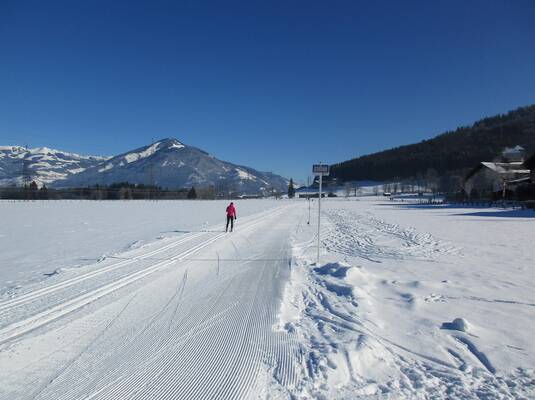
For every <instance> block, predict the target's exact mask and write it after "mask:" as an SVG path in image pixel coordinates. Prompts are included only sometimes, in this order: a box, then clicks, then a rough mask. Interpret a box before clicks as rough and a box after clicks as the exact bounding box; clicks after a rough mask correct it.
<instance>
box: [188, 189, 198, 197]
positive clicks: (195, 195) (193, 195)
mask: <svg viewBox="0 0 535 400" xmlns="http://www.w3.org/2000/svg"><path fill="white" fill-rule="evenodd" d="M196 198H197V192H196V191H195V187H194V186H192V187H191V189H190V190H189V192H188V199H190V200H193V199H196Z"/></svg>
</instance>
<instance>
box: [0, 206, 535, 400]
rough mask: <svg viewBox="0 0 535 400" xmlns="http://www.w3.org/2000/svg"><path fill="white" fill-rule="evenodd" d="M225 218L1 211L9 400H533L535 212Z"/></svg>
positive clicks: (3, 391)
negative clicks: (230, 224)
mask: <svg viewBox="0 0 535 400" xmlns="http://www.w3.org/2000/svg"><path fill="white" fill-rule="evenodd" d="M225 205H226V203H225V202H202V201H194V202H172V201H170V202H137V201H136V202H48V203H40V202H33V203H7V202H4V203H1V204H0V207H1V211H2V222H3V224H2V227H1V228H0V229H1V230H0V245H1V249H2V254H1V255H0V287H1V288H2V289H1V292H0V399H111V398H129V399H146V398H158V399H167V398H169V399H177V398H180V399H182V398H188V399H189V398H191V399H200V398H218V399H219V398H224V399H236V398H276V399H278V398H303V399H305V398H318V399H354V398H372V399H383V398H410V399H412V398H439V399H440V398H444V399H446V398H459V399H464V398H486V399H493V398H496V399H500V398H505V399H509V398H511V399H513V398H534V397H535V372H534V369H535V349H534V348H533V346H532V345H531V344H532V341H533V339H532V338H533V337H534V336H535V323H534V321H535V296H534V295H533V290H532V284H533V282H534V278H535V270H534V264H535V263H534V260H535V248H534V247H533V245H532V243H533V232H534V224H535V212H532V211H508V210H503V211H501V210H495V209H492V210H490V209H461V208H448V207H441V206H418V205H411V204H407V203H395V202H389V201H385V200H384V199H383V198H373V197H366V198H360V200H357V201H355V200H351V201H347V200H343V199H329V200H326V201H325V202H324V204H323V206H322V210H323V215H322V224H323V225H322V227H323V229H322V242H323V250H322V260H321V261H322V262H321V263H320V265H314V264H313V263H314V257H315V247H314V244H315V232H316V226H315V223H316V219H315V218H312V221H311V225H307V217H308V208H307V202H306V201H300V200H295V201H242V202H238V217H239V218H238V221H237V222H238V224H237V228H236V231H235V232H233V233H228V234H225V233H223V232H221V213H222V209H224V206H225ZM315 206H316V202H314V203H313V210H312V211H313V216H314V210H315ZM43 232H44V233H43ZM104 254H105V255H106V256H105V257H102V255H104ZM82 259H83V260H82ZM90 260H92V261H90ZM55 271H56V272H57V273H54V272H55ZM44 273H51V274H49V275H48V276H45V275H43V274H44ZM456 319H457V320H456ZM454 321H455V322H454Z"/></svg>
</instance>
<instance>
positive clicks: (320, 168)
mask: <svg viewBox="0 0 535 400" xmlns="http://www.w3.org/2000/svg"><path fill="white" fill-rule="evenodd" d="M312 172H313V173H314V175H319V176H327V175H329V166H328V165H326V164H314V165H312Z"/></svg>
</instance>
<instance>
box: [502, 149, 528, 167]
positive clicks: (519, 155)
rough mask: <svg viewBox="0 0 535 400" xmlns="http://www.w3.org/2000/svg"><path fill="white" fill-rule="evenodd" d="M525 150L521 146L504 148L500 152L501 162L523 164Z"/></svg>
mask: <svg viewBox="0 0 535 400" xmlns="http://www.w3.org/2000/svg"><path fill="white" fill-rule="evenodd" d="M525 153H526V150H524V148H523V147H522V146H515V147H506V148H505V150H504V151H503V152H502V161H503V162H506V163H513V162H524V155H525Z"/></svg>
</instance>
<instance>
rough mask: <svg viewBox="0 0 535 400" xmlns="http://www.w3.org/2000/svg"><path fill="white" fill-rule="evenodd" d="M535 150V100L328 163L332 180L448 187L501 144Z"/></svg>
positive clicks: (498, 150) (494, 153)
mask: <svg viewBox="0 0 535 400" xmlns="http://www.w3.org/2000/svg"><path fill="white" fill-rule="evenodd" d="M515 145H521V146H522V147H524V148H525V149H526V154H528V155H529V154H532V153H534V152H535V105H532V106H527V107H521V108H518V109H516V110H513V111H510V112H508V113H507V114H502V115H496V116H493V117H489V118H485V119H482V120H480V121H478V122H476V123H474V124H473V125H472V126H469V127H460V128H457V129H456V130H455V131H450V132H446V133H443V134H441V135H439V136H437V137H435V138H433V139H430V140H424V141H422V142H420V143H415V144H411V145H407V146H401V147H397V148H393V149H390V150H385V151H381V152H378V153H374V154H370V155H366V156H362V157H358V158H354V159H352V160H348V161H344V162H341V163H339V164H335V165H333V166H332V167H331V175H330V179H333V178H335V179H338V180H339V181H342V182H343V181H351V180H377V181H398V182H407V183H408V184H412V185H420V184H421V183H422V182H425V185H430V186H433V187H436V188H437V190H440V189H447V190H448V191H451V190H452V189H453V188H455V187H457V188H458V187H459V185H460V183H461V182H462V179H463V177H464V176H465V175H466V173H467V172H468V171H469V170H470V169H472V168H474V167H475V166H476V165H478V163H480V162H481V161H493V160H494V159H495V158H496V156H497V155H499V154H500V153H501V151H502V150H503V149H504V148H505V147H513V146H515Z"/></svg>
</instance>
